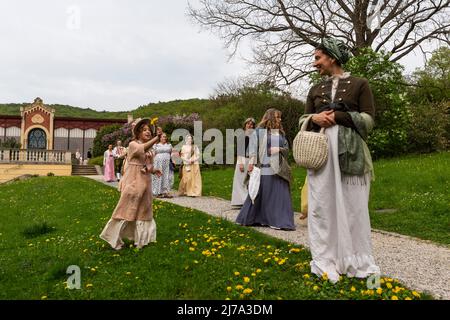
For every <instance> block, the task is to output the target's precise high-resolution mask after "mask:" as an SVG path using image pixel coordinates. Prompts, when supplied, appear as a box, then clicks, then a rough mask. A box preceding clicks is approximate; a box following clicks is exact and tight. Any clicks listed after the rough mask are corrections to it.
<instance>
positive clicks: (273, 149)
mask: <svg viewBox="0 0 450 320" xmlns="http://www.w3.org/2000/svg"><path fill="white" fill-rule="evenodd" d="M279 152H280V147H272V148H270V154H271V155H272V154H276V153H279Z"/></svg>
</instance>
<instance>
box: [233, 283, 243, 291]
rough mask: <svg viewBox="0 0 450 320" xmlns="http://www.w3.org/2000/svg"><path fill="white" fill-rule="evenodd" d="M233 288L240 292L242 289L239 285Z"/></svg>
mask: <svg viewBox="0 0 450 320" xmlns="http://www.w3.org/2000/svg"><path fill="white" fill-rule="evenodd" d="M235 288H236V290H242V289H244V287H243V286H242V285H240V284H238V285H237V286H236V287H235Z"/></svg>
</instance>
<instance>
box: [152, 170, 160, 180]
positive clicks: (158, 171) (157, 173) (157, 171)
mask: <svg viewBox="0 0 450 320" xmlns="http://www.w3.org/2000/svg"><path fill="white" fill-rule="evenodd" d="M152 173H153V174H155V175H156V176H157V177H158V178H159V177H161V176H162V172H161V170H160V169H153V172H152Z"/></svg>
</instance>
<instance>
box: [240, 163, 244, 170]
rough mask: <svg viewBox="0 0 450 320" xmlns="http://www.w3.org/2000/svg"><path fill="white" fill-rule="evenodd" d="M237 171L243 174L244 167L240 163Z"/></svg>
mask: <svg viewBox="0 0 450 320" xmlns="http://www.w3.org/2000/svg"><path fill="white" fill-rule="evenodd" d="M239 171H241V172H244V165H243V164H242V163H241V164H240V165H239Z"/></svg>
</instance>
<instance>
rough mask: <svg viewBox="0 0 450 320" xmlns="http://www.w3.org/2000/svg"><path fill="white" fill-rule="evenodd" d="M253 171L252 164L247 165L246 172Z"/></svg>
mask: <svg viewBox="0 0 450 320" xmlns="http://www.w3.org/2000/svg"><path fill="white" fill-rule="evenodd" d="M252 171H253V164H249V165H248V172H252Z"/></svg>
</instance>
